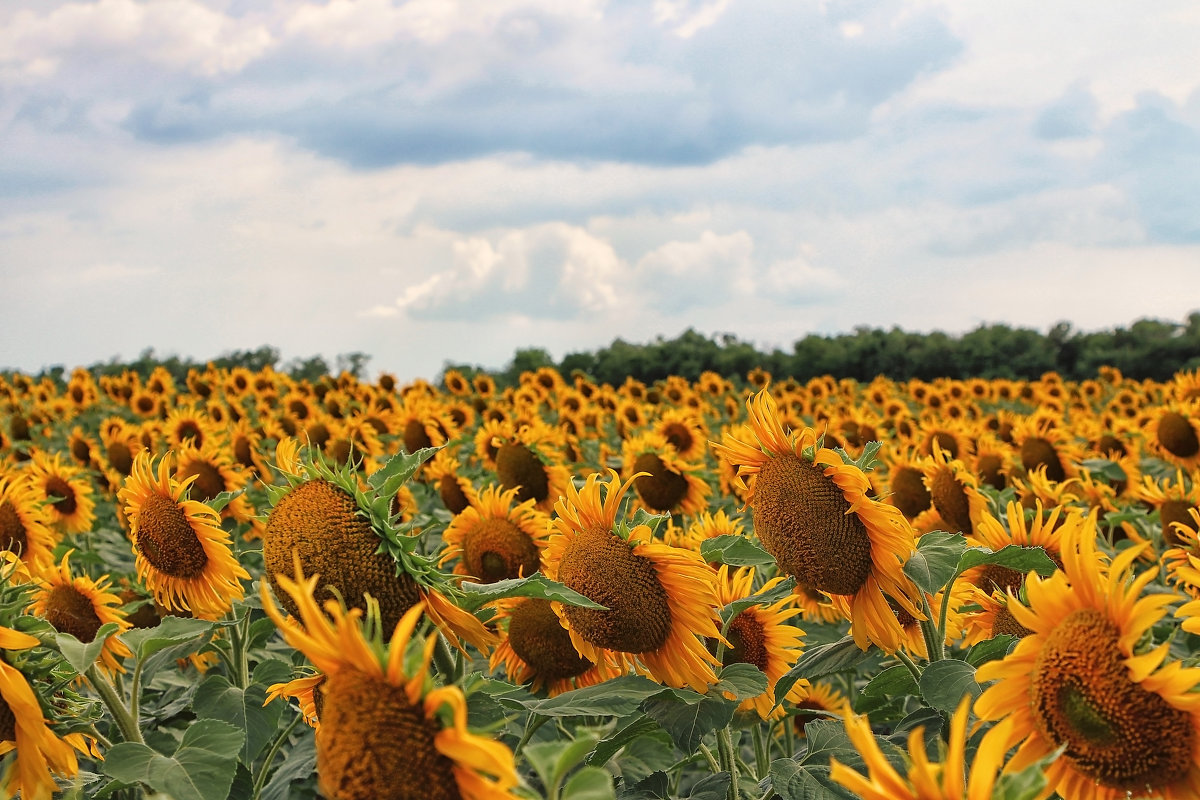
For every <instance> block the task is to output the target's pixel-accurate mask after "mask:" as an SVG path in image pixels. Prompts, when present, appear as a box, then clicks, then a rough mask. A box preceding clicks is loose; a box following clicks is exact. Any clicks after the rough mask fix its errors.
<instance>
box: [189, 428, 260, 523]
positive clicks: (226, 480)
mask: <svg viewBox="0 0 1200 800" xmlns="http://www.w3.org/2000/svg"><path fill="white" fill-rule="evenodd" d="M174 477H175V480H177V481H181V482H182V481H188V480H189V479H190V480H191V484H190V486H189V487H188V499H190V500H199V501H200V502H201V503H210V502H212V501H213V500H214V499H215V498H216V497H217V496H218V495H220V494H222V493H223V492H237V491H239V490H241V489H244V488H245V487H246V485H247V483H249V481H250V475H248V474H246V472H245V471H244V470H243V469H242V467H241V465H235V463H234V461H233V458H232V457H231V454H230V452H229V450H228V449H226V448H225V447H223V446H221V445H220V444H218V443H217V440H216V438H215V437H209V438H208V439H207V440H206V441H205V442H204V444H202V445H200V446H199V447H197V446H195V445H193V444H192V443H191V441H188V442H186V443H185V444H184V445H183V446H182V447H180V448H179V451H178V452H177V453H176V454H175V476H174ZM221 516H222V517H225V518H229V519H235V520H237V521H238V522H249V521H250V518H251V517H252V516H254V507H253V506H251V505H250V501H248V500H247V499H246V496H245V495H244V494H239V495H238V496H237V497H234V498H233V499H232V500H230V501H229V502H228V503H226V504H225V507H224V508H223V509H221Z"/></svg>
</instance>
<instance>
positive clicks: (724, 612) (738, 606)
mask: <svg viewBox="0 0 1200 800" xmlns="http://www.w3.org/2000/svg"><path fill="white" fill-rule="evenodd" d="M795 588H796V579H795V578H787V579H786V580H783V581H780V582H779V583H777V584H775V585H774V586H772V587H771V588H770V589H767V590H765V591H761V592H758V593H757V594H752V595H750V596H749V597H743V598H741V599H740V600H734V601H733V602H732V603H730V604H729V605H727V606H725V608H723V609H721V624H725V623H726V622H729V620H731V619H733V618H734V617H736V616H737V615H738V614H740V613H742V612H743V611H745V610H746V609H747V608H750V607H751V606H769V605H771V603H776V602H779V601H780V600H782V599H783V598H785V597H787V596H788V595H790V594H791V593H792V590H793V589H795Z"/></svg>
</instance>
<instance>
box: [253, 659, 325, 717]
mask: <svg viewBox="0 0 1200 800" xmlns="http://www.w3.org/2000/svg"><path fill="white" fill-rule="evenodd" d="M323 683H325V676H324V675H322V674H321V673H319V672H318V673H316V674H314V675H308V676H305V677H302V678H294V679H292V680H290V681H285V682H284V683H274V684H271V685H270V686H268V687H267V699H266V700H265V701H264V702H263V705H266V704H267V703H269V702H271V701H272V700H278V699H279V698H280V697H284V698H287V699H289V700H295V701H296V705H297V706H299V711H300V718H301V719H303V720H304V722H305V724H307V725H308V726H309V727H310V728H320V727H321V708H322V707H323V706H324V705H325V701H324V700H323V698H322V695H321V685H322V684H323Z"/></svg>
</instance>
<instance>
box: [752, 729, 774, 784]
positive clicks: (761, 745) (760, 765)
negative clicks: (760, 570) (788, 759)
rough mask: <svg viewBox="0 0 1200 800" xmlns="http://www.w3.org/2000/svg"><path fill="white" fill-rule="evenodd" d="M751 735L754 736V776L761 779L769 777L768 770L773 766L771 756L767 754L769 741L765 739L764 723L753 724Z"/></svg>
mask: <svg viewBox="0 0 1200 800" xmlns="http://www.w3.org/2000/svg"><path fill="white" fill-rule="evenodd" d="M750 735H751V736H752V737H754V777H755V779H756V780H760V781H761V780H762V779H763V778H765V777H767V772H768V771H769V770H770V768H771V758H770V756H769V755H768V754H767V743H766V741H765V740H764V739H763V732H762V725H761V724H759V725H755V726H753V727H752V728H751V729H750Z"/></svg>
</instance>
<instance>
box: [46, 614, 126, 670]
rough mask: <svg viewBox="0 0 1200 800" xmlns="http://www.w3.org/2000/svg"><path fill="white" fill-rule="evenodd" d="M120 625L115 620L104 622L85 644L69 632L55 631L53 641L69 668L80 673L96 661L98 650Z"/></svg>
mask: <svg viewBox="0 0 1200 800" xmlns="http://www.w3.org/2000/svg"><path fill="white" fill-rule="evenodd" d="M120 627H121V626H119V625H117V623H115V622H106V623H104V624H103V625H101V626H100V629H99V630H97V631H96V635H95V637H93V638H92V640H91V641H90V642H88V643H86V644H85V643H83V642H81V641H79V640H78V639H76V638H75V637H74V636H72V635H71V634H69V633H56V634H55V635H54V643H55V644H56V645H57V646H58V652H60V653H62V654H63V658H65V659H66V660H67V663H68V664H70V665H71V668H72V669H74V670H75V671H76V672H78V673H79V674H80V675H82V674H83V673H85V672H87V671H88V669H89V668H90V667H91V666H92V664H95V663H96V659H97V658H99V657H100V651H101V650H102V649H103V648H104V643H105V642H106V641H108V637H110V636H112V635H113V634H114V633H116V632H117V630H118V629H119V628H120Z"/></svg>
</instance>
